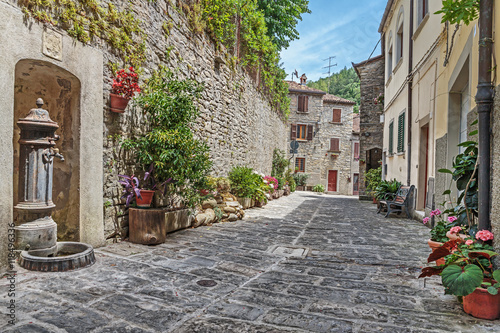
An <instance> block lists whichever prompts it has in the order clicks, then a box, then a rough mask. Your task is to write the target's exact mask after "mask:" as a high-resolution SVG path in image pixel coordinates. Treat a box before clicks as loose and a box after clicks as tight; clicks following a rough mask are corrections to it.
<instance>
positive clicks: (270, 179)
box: [264, 176, 278, 193]
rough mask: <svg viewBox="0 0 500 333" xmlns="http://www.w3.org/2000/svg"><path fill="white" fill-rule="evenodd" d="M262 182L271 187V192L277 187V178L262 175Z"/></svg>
mask: <svg viewBox="0 0 500 333" xmlns="http://www.w3.org/2000/svg"><path fill="white" fill-rule="evenodd" d="M264 182H266V183H267V184H269V186H271V187H272V189H271V191H270V192H271V193H272V192H274V191H276V190H277V189H278V180H277V179H276V178H274V177H272V176H265V177H264Z"/></svg>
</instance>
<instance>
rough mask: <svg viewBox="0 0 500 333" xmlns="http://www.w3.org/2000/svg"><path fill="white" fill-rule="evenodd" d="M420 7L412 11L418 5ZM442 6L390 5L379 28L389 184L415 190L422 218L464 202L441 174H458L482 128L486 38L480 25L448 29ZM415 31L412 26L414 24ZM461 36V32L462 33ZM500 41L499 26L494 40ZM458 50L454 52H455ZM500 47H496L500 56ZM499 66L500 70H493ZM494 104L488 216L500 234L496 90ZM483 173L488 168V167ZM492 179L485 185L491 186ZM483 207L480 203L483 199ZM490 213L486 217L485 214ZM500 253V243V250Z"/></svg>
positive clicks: (497, 17)
mask: <svg viewBox="0 0 500 333" xmlns="http://www.w3.org/2000/svg"><path fill="white" fill-rule="evenodd" d="M412 3H413V4H414V6H413V7H412V6H410V5H411V4H412ZM439 9H441V2H440V1H429V0H416V1H410V0H389V1H388V2H387V6H386V10H385V13H384V16H383V19H382V22H381V24H380V28H379V32H380V33H381V34H382V41H383V44H382V48H383V54H384V55H385V66H386V75H385V104H384V119H385V123H384V146H383V164H384V166H385V168H384V171H385V172H384V177H385V178H386V179H389V178H397V179H398V180H400V181H401V182H403V183H408V184H412V185H415V186H416V188H417V195H416V198H415V207H416V209H417V211H416V214H415V215H416V217H417V216H418V217H419V218H421V217H423V216H424V215H428V214H429V211H430V210H431V209H433V208H442V207H441V204H442V203H446V202H451V203H452V204H454V203H455V202H456V199H457V190H456V188H455V186H452V187H451V195H450V196H449V197H448V196H446V197H445V196H444V195H443V192H444V191H445V190H448V189H449V186H450V183H451V175H449V174H444V173H440V172H438V171H437V170H439V169H442V168H448V169H450V168H452V165H453V160H454V158H455V156H456V155H457V154H458V153H459V152H460V148H459V147H457V145H458V144H459V143H461V142H464V141H468V140H474V141H478V136H477V135H473V136H470V134H469V133H470V132H471V131H472V130H474V129H477V127H475V126H472V125H471V124H472V122H473V121H474V120H476V119H477V118H478V112H477V111H478V104H477V103H476V100H475V98H474V96H476V94H477V91H478V89H477V86H478V69H479V67H480V63H479V50H480V46H479V45H480V42H479V38H480V30H479V22H478V21H477V20H476V21H472V22H470V24H469V25H465V24H461V25H460V26H458V27H454V26H451V25H449V24H447V23H441V15H436V14H433V13H435V12H436V11H438V10H439ZM491 17H492V19H493V20H494V21H495V22H499V21H500V10H499V9H498V7H494V8H493V11H492V12H491ZM410 23H413V24H410ZM455 29H456V31H455ZM498 33H500V27H499V26H498V25H495V26H494V28H493V34H494V35H497V34H498ZM451 43H453V45H454V46H453V48H451V49H450V47H449V45H450V44H451ZM499 52H500V44H499V43H494V44H493V54H499ZM493 66H494V65H493ZM499 79H500V73H499V71H492V72H491V80H492V82H499ZM494 89H495V92H496V94H495V99H494V105H493V110H492V112H491V113H492V116H491V121H490V123H486V125H487V126H489V127H490V133H491V135H490V141H491V161H490V165H488V166H486V169H487V170H489V171H490V173H491V177H490V179H489V181H490V183H489V184H487V183H486V185H487V186H489V192H490V196H491V198H490V207H488V206H487V205H486V204H485V203H483V204H482V205H483V206H482V207H484V208H485V209H489V212H490V222H491V228H492V231H493V232H494V233H495V234H496V235H498V234H500V208H499V207H500V205H499V203H500V190H499V189H500V172H499V171H498V170H500V148H499V147H500V145H499V144H498V142H499V140H498V138H497V139H495V137H496V136H498V135H499V133H500V120H499V115H500V113H499V112H498V110H499V109H500V99H499V96H500V95H499V93H500V86H498V85H497V86H494ZM483 167H484V166H483ZM487 181H488V179H486V182H487ZM479 201H480V204H481V197H479ZM484 208H483V209H484ZM495 246H496V247H497V249H498V242H497V243H496V244H495Z"/></svg>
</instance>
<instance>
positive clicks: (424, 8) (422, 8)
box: [418, 0, 429, 25]
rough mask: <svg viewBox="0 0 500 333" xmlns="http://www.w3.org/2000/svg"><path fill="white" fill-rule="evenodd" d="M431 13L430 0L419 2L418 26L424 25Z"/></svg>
mask: <svg viewBox="0 0 500 333" xmlns="http://www.w3.org/2000/svg"><path fill="white" fill-rule="evenodd" d="M427 13H429V0H418V24H419V25H420V23H422V21H423V20H424V18H425V16H426V15H427Z"/></svg>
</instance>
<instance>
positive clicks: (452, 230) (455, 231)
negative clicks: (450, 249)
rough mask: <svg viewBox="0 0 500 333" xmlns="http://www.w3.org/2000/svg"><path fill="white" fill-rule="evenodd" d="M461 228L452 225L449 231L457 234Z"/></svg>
mask: <svg viewBox="0 0 500 333" xmlns="http://www.w3.org/2000/svg"><path fill="white" fill-rule="evenodd" d="M461 230H462V227H453V228H451V229H450V233H452V234H458V233H459V232H460V231H461Z"/></svg>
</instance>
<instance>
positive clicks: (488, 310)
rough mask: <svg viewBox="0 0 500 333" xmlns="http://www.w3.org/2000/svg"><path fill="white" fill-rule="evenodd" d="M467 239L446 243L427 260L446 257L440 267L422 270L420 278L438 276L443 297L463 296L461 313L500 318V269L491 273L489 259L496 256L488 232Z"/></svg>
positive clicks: (483, 231)
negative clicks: (442, 287)
mask: <svg viewBox="0 0 500 333" xmlns="http://www.w3.org/2000/svg"><path fill="white" fill-rule="evenodd" d="M475 238H476V239H472V237H468V238H467V239H465V240H463V239H461V238H458V239H453V240H449V241H447V242H446V243H444V244H443V245H442V246H440V247H439V248H438V249H436V250H435V251H434V252H432V253H431V255H430V256H429V258H428V260H427V261H428V262H429V263H430V262H433V261H436V260H438V259H441V258H445V264H443V265H441V266H433V267H425V268H423V269H422V274H420V276H419V278H422V277H428V276H433V275H441V280H442V283H443V286H444V287H445V294H452V295H456V296H459V297H463V307H464V311H465V312H466V313H468V314H470V315H472V316H474V317H476V318H482V319H490V320H493V319H497V318H500V294H499V293H498V291H499V288H500V270H493V268H492V267H493V264H492V258H493V257H495V256H497V255H498V253H496V252H493V247H492V246H491V245H490V244H488V243H489V242H490V241H491V240H492V239H493V234H492V233H491V232H490V231H488V230H481V231H478V232H477V233H476V237H475Z"/></svg>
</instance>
